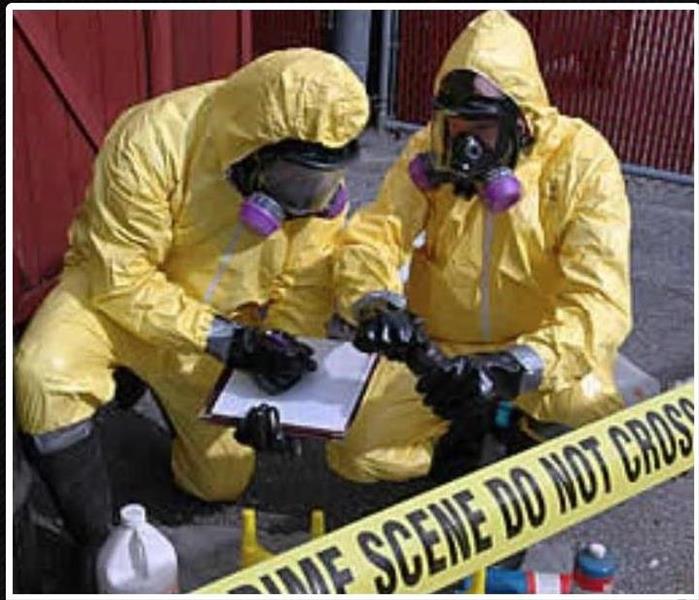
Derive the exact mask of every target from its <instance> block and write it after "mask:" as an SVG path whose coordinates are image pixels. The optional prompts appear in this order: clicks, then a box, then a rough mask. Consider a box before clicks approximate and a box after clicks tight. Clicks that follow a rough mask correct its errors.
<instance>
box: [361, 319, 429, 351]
mask: <svg viewBox="0 0 699 600" xmlns="http://www.w3.org/2000/svg"><path fill="white" fill-rule="evenodd" d="M427 343H428V339H427V335H426V334H425V331H424V329H423V327H422V321H421V320H420V319H419V318H418V317H416V316H415V315H414V314H412V313H411V312H409V311H407V310H387V311H382V312H379V313H378V314H375V315H372V316H371V317H370V318H368V319H365V320H363V321H360V322H359V325H358V326H357V331H356V334H355V336H354V346H355V347H356V348H357V350H360V351H361V352H367V353H373V352H378V353H380V354H383V355H384V356H386V357H387V358H389V359H391V360H400V361H406V360H407V359H408V357H409V356H410V354H411V353H412V352H413V351H414V350H415V349H416V348H422V347H425V346H426V345H427Z"/></svg>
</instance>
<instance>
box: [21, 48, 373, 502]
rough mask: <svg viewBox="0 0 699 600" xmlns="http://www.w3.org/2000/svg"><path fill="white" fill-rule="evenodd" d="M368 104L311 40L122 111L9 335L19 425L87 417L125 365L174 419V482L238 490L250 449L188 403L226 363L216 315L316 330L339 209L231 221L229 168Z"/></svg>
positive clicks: (348, 75)
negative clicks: (44, 276)
mask: <svg viewBox="0 0 699 600" xmlns="http://www.w3.org/2000/svg"><path fill="white" fill-rule="evenodd" d="M368 114H369V108H368V98H367V96H366V92H365V89H364V86H363V84H362V83H361V82H360V81H359V79H358V78H357V77H356V76H355V74H354V73H353V72H352V71H351V70H350V68H349V67H348V66H347V65H346V64H345V63H343V62H342V61H341V60H340V59H338V58H337V57H335V56H333V55H330V54H326V53H324V52H321V51H317V50H311V49H298V50H286V51H280V52H274V53H270V54H268V55H265V56H263V57H261V58H259V59H257V60H255V61H254V62H252V63H250V64H249V65H247V66H245V67H243V68H242V69H240V70H239V71H237V72H236V73H234V74H233V75H232V76H231V77H230V78H228V79H226V80H222V81H214V82H210V83H205V84H202V85H197V86H193V87H190V88H187V89H183V90H179V91H175V92H172V93H170V94H166V95H164V96H161V97H159V98H156V99H153V100H151V101H148V102H146V103H144V104H141V105H138V106H135V107H133V108H131V109H130V110H128V111H127V112H126V113H125V114H123V115H122V116H121V117H120V118H119V119H118V120H117V122H116V123H115V124H114V126H113V127H112V128H111V130H110V132H109V134H108V135H107V138H106V140H105V142H104V145H103V147H102V149H101V150H100V152H99V154H98V156H97V159H96V162H95V166H94V175H93V179H92V183H91V185H90V187H89V189H88V193H87V199H86V201H85V203H84V205H83V206H82V208H81V210H80V213H79V215H78V216H77V218H76V220H75V222H74V223H73V225H72V227H71V229H70V248H69V251H68V253H67V256H66V260H65V268H64V271H63V273H62V275H61V278H60V283H59V285H58V286H57V287H56V289H55V290H54V291H53V292H52V293H51V294H50V295H49V297H48V298H47V299H46V301H45V302H44V304H43V305H42V307H41V308H40V310H39V311H38V312H37V314H36V315H35V317H34V319H33V321H32V323H31V324H30V327H29V328H28V330H27V331H26V333H25V335H24V337H23V339H22V341H21V344H20V346H19V348H18V350H17V355H16V363H15V364H16V380H17V405H18V416H19V422H20V427H21V429H22V430H23V431H25V432H26V433H30V434H39V433H44V432H48V431H54V430H57V429H59V428H62V427H65V426H68V425H72V424H74V423H77V422H79V421H81V420H84V419H86V418H88V417H90V416H91V415H92V414H93V412H94V411H95V409H97V408H98V407H99V406H100V405H101V404H103V403H105V402H107V401H108V400H109V399H110V398H111V397H112V395H113V393H114V381H113V378H112V369H113V368H114V367H115V366H117V365H124V366H127V367H129V368H130V369H132V370H133V371H134V372H136V373H137V374H138V375H139V376H140V377H141V378H142V379H144V380H145V381H147V382H148V383H149V384H150V386H151V387H152V388H153V389H154V391H155V392H156V394H157V395H158V396H159V398H160V399H161V401H162V403H163V404H164V408H165V409H166V410H167V412H168V414H169V416H170V418H171V421H172V423H173V425H174V428H175V430H176V434H177V436H176V439H175V441H174V443H173V450H172V466H173V470H174V474H175V478H176V480H177V482H178V483H179V484H180V485H181V486H182V487H183V488H185V489H186V490H188V491H189V492H191V493H193V494H195V495H197V496H199V497H201V498H204V499H209V500H226V499H233V498H235V497H236V496H238V495H239V494H240V492H241V491H242V490H243V489H244V487H245V486H246V485H247V483H248V481H249V479H250V476H251V474H252V471H253V466H254V455H253V451H252V450H251V449H250V448H249V447H247V446H241V445H239V444H238V443H237V442H235V441H234V440H233V437H232V434H231V430H230V429H227V428H223V427H218V426H214V425H211V424H209V423H204V422H202V421H200V419H199V418H198V415H199V413H200V411H201V410H202V408H203V406H204V403H205V401H206V400H207V395H208V394H209V392H210V391H211V389H212V387H213V386H214V384H215V382H216V379H217V377H218V376H219V374H220V372H221V370H222V365H221V364H220V363H219V362H218V361H217V360H215V359H214V358H212V357H210V356H209V355H207V354H205V353H204V349H205V345H206V339H207V335H208V333H209V329H210V326H211V322H212V319H213V318H214V316H215V315H220V316H222V317H225V318H228V319H236V320H239V321H241V322H245V323H247V324H263V325H266V326H269V327H277V328H281V329H285V330H287V331H289V332H290V333H293V334H304V335H315V336H322V335H323V333H324V325H325V323H326V322H327V321H328V319H329V316H330V314H331V312H332V294H331V284H332V281H331V279H332V278H331V274H332V268H331V256H332V252H333V249H334V246H335V244H336V240H337V234H338V232H339V231H340V229H341V227H342V224H343V222H344V215H342V216H339V217H337V218H335V219H332V220H326V219H321V218H305V219H298V220H294V221H290V222H286V223H284V225H283V227H282V228H281V229H280V230H278V231H276V232H275V233H273V234H272V235H271V236H269V237H267V238H262V237H260V236H259V235H256V234H255V233H253V232H252V231H250V230H248V229H247V228H246V227H245V226H244V225H243V223H242V222H239V220H238V212H239V208H240V206H241V204H242V198H241V196H240V194H239V193H238V192H237V191H236V190H235V189H234V187H233V186H232V185H231V184H230V183H229V182H228V181H227V180H226V178H225V177H224V173H225V170H226V168H227V167H228V166H229V165H230V164H231V163H233V162H237V161H239V160H241V159H242V158H244V157H245V156H247V155H249V154H250V153H252V152H253V151H255V150H257V149H258V148H260V147H262V146H264V145H267V144H272V143H276V142H279V141H281V140H283V139H286V138H294V139H300V140H305V141H311V142H319V143H322V144H324V145H326V146H328V147H332V148H337V147H341V146H344V145H345V144H347V143H348V142H349V141H351V140H352V139H354V138H356V137H357V136H358V135H359V134H360V133H361V131H362V130H363V128H364V126H365V124H366V121H367V119H368Z"/></svg>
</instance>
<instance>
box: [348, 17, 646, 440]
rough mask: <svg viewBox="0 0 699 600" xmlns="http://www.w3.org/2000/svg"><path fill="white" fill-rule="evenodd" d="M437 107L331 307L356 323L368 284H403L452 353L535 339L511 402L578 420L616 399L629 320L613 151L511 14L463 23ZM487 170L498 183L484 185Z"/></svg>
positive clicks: (362, 226)
mask: <svg viewBox="0 0 699 600" xmlns="http://www.w3.org/2000/svg"><path fill="white" fill-rule="evenodd" d="M476 83H478V85H477V84H476ZM493 90H499V91H500V94H499V95H500V97H497V96H498V94H494V93H493ZM607 101H612V100H611V99H607ZM433 106H434V110H433V116H432V119H431V121H430V123H428V125H427V126H425V127H424V128H423V129H421V130H420V131H418V132H417V133H416V134H415V135H414V136H413V137H412V138H411V139H410V140H409V142H408V144H407V145H406V147H405V149H404V151H403V153H402V154H401V156H400V157H399V159H398V160H397V161H396V162H395V163H394V164H393V166H392V167H391V168H390V170H389V171H388V173H387V175H386V177H385V179H384V181H383V183H382V185H381V188H380V190H379V194H378V197H377V199H376V200H375V201H374V202H372V203H371V204H369V205H367V206H365V207H363V208H362V209H361V210H359V211H357V213H355V214H354V215H353V217H352V219H351V220H350V222H349V224H348V226H347V228H346V230H345V231H344V232H343V240H342V244H341V247H340V250H339V251H338V254H337V257H338V258H337V261H336V264H335V279H336V293H337V294H338V310H339V312H340V315H341V316H342V317H344V318H345V319H347V320H350V321H351V320H352V311H351V307H352V305H353V303H354V302H355V301H356V300H357V299H359V298H360V297H362V296H363V295H364V294H366V293H367V292H371V291H378V290H391V291H394V292H402V293H405V295H406V296H407V299H408V306H409V308H410V309H411V310H412V311H414V312H415V313H417V314H418V315H419V316H421V317H423V318H424V320H425V326H426V328H427V331H428V333H429V335H430V336H431V338H432V339H433V340H434V341H435V342H437V343H438V344H439V345H441V346H442V348H443V349H444V350H445V352H447V353H449V354H452V355H453V354H466V353H471V352H491V351H500V350H505V349H508V348H511V347H513V346H517V345H525V346H528V347H529V349H531V350H533V351H534V352H535V353H536V355H538V357H539V359H540V364H541V368H542V372H541V380H540V383H539V386H538V389H536V390H535V391H531V392H527V393H525V394H522V395H520V396H519V397H518V398H517V400H516V402H517V404H518V405H519V406H520V407H521V408H522V409H523V410H524V411H525V412H526V413H527V414H528V415H529V416H531V417H533V418H535V419H538V420H541V421H546V422H558V423H563V424H565V425H568V426H572V427H577V426H579V425H581V424H583V423H586V422H589V421H592V420H594V419H597V418H600V417H602V416H605V415H607V414H609V413H611V412H613V411H615V410H617V409H618V408H620V407H621V406H622V401H621V397H620V395H619V393H618V391H617V390H616V388H615V385H614V381H613V363H614V361H615V358H616V355H617V352H618V348H619V346H620V345H621V344H622V342H623V341H624V339H625V338H626V336H627V335H628V333H629V331H630V328H631V321H632V320H631V295H630V282H629V245H630V242H629V236H630V214H629V203H628V199H627V196H626V190H625V185H624V180H623V178H622V175H621V171H620V165H619V161H618V159H617V157H616V155H615V153H614V151H613V150H612V149H611V147H610V146H609V144H608V143H607V142H606V141H605V139H604V138H603V137H602V135H601V134H600V133H598V132H597V131H596V130H595V129H594V128H593V127H591V126H590V125H589V124H587V123H586V122H584V121H583V120H581V119H578V118H572V117H569V116H565V115H563V114H561V113H560V112H559V111H558V110H557V109H556V108H555V107H554V106H552V105H551V103H550V102H549V98H548V94H547V91H546V88H545V86H544V81H543V79H542V77H541V74H540V71H539V67H538V65H537V59H536V55H535V51H534V47H533V44H532V41H531V39H530V36H529V34H528V33H527V31H526V30H525V29H524V28H523V27H522V25H521V24H520V23H519V22H518V21H517V20H516V19H514V18H513V17H512V16H510V15H509V14H508V13H507V12H505V11H488V12H485V13H483V14H481V15H480V16H479V17H477V18H476V19H474V20H473V21H472V22H471V23H470V24H469V25H468V26H467V27H466V29H465V30H464V31H463V32H462V33H461V34H460V35H459V37H458V38H457V40H456V41H455V42H454V44H453V45H452V47H451V48H450V50H449V51H448V53H447V55H446V56H445V58H444V60H443V62H442V65H441V67H440V69H439V71H438V74H437V77H436V79H435V83H434V104H433ZM421 161H422V162H421ZM416 165H417V166H418V167H420V168H418V169H417V170H416ZM424 165H426V167H427V168H422V166H424ZM503 175H504V176H505V178H504V179H503V178H502V176H503ZM494 180H495V181H496V183H497V185H496V186H495V188H499V189H495V190H494V191H493V189H490V190H489V189H487V188H488V185H489V184H490V183H492V182H493V181H494ZM420 234H423V235H424V244H422V245H421V246H420V247H415V246H416V245H415V243H414V242H415V240H416V238H417V237H418V236H419V235H420ZM408 260H409V261H410V271H409V277H408V280H407V282H406V283H405V286H403V284H402V283H401V280H400V278H399V276H398V273H399V268H400V267H401V266H403V265H404V263H406V262H407V261H408ZM417 426H418V424H416V427H417Z"/></svg>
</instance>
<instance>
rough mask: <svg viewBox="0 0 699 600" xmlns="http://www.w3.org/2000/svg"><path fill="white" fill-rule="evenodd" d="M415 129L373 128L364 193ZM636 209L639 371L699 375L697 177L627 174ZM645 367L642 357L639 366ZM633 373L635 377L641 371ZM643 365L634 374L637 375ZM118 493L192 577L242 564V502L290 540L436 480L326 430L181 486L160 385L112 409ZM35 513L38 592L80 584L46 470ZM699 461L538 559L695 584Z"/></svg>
mask: <svg viewBox="0 0 699 600" xmlns="http://www.w3.org/2000/svg"><path fill="white" fill-rule="evenodd" d="M404 142H405V139H398V138H394V137H392V136H379V135H377V134H375V133H373V132H371V133H369V134H368V135H367V136H366V139H365V151H364V154H363V156H362V158H361V160H360V161H359V162H358V163H357V164H356V165H354V167H353V168H352V170H351V172H350V173H349V176H348V183H349V187H350V190H351V191H352V194H353V200H354V202H355V203H357V204H361V203H364V202H366V201H369V200H371V199H372V197H373V196H374V194H375V191H376V188H377V186H378V183H379V181H380V179H381V175H382V174H383V173H384V172H385V170H386V169H387V167H388V166H389V165H390V163H391V161H392V160H393V158H394V157H395V156H396V155H397V153H398V151H399V149H400V147H401V146H402V145H403V143H404ZM627 184H628V192H629V196H630V198H631V202H632V210H633V247H632V250H633V271H632V276H633V290H634V315H635V327H634V331H633V333H632V334H631V336H630V338H629V339H628V341H627V342H626V344H625V345H624V347H623V353H624V355H625V356H626V358H627V359H628V360H629V363H628V364H629V365H630V368H631V371H627V372H633V373H636V376H638V374H639V373H640V375H641V376H642V377H643V378H644V379H643V381H644V382H646V383H648V382H650V383H651V384H653V382H655V384H656V385H657V384H659V385H660V386H661V387H662V389H667V388H668V387H672V386H673V385H674V384H675V383H676V382H678V381H681V380H685V379H687V378H690V377H692V376H693V357H694V353H693V319H694V316H693V297H694V290H693V270H694V267H693V197H694V189H693V188H692V187H683V186H678V185H672V184H667V183H662V182H658V181H652V180H646V179H641V178H636V177H629V178H627ZM635 369H640V370H641V371H636V370H635ZM632 379H633V377H632ZM636 380H637V379H635V380H634V381H636ZM98 421H99V424H100V432H101V434H102V437H103V440H104V445H105V452H106V455H107V457H108V461H109V470H110V475H111V477H112V480H113V483H114V490H115V496H116V502H117V504H118V505H122V504H125V503H127V502H139V503H142V504H144V505H145V506H146V507H147V509H148V512H149V514H150V515H151V517H152V520H153V522H155V523H156V524H158V525H159V526H161V527H162V528H163V531H164V532H165V533H166V535H167V536H168V537H170V539H171V540H172V541H173V543H174V544H175V546H176V548H177V551H178V554H179V557H180V563H181V571H180V584H181V588H182V590H183V591H189V590H192V589H195V588H196V587H198V586H200V585H202V584H204V583H207V582H209V581H212V580H213V579H216V578H218V577H221V576H223V575H226V574H228V573H230V572H232V571H234V570H235V569H236V568H237V567H238V545H239V536H240V508H241V507H242V506H255V507H257V508H258V527H259V537H260V540H261V541H262V542H263V543H264V544H265V545H266V546H267V547H269V548H270V549H271V550H273V551H281V550H284V549H287V548H290V547H293V546H295V545H297V544H299V543H301V542H302V541H304V540H306V539H307V537H308V535H307V533H306V531H307V526H308V525H307V520H308V515H309V513H310V509H311V508H313V507H316V506H321V507H323V508H324V509H325V511H326V519H327V522H328V529H330V530H332V529H334V528H336V527H338V526H340V525H342V524H345V523H349V522H351V521H354V520H356V519H358V518H361V517H363V516H365V515H368V514H371V513H373V512H375V511H376V510H378V509H379V508H383V507H385V506H388V505H390V504H393V503H395V502H397V501H399V500H402V499H404V498H407V497H409V496H411V495H414V494H416V493H418V492H420V491H423V490H425V489H427V488H428V487H429V486H430V483H429V482H428V481H425V480H416V481H412V482H407V483H400V484H395V483H390V484H389V483H386V484H376V485H356V484H351V483H348V482H345V481H342V480H341V479H339V478H338V477H336V476H334V475H333V474H331V473H330V472H329V471H328V470H327V468H326V467H325V463H324V459H323V452H322V446H321V444H319V443H317V442H306V443H305V445H304V456H303V457H302V459H300V460H290V459H285V458H281V457H276V456H262V457H259V460H258V468H257V471H256V474H255V478H254V481H253V483H252V485H251V486H250V488H249V489H248V490H247V492H246V494H245V496H244V497H243V498H242V499H241V500H240V502H238V503H213V504H207V503H203V502H200V501H198V500H196V499H194V498H192V497H190V496H188V495H186V494H184V493H183V492H181V491H179V490H178V489H176V488H175V487H174V485H173V483H172V479H171V474H170V467H169V449H170V437H169V433H168V431H167V428H166V427H165V425H164V422H163V421H162V418H161V416H160V414H159V411H158V409H157V407H156V405H155V404H154V403H153V401H152V400H151V399H150V398H149V397H146V398H144V399H143V400H142V401H140V402H139V404H138V405H137V406H136V407H135V409H133V410H131V411H128V412H125V411H123V410H121V409H118V408H116V407H115V406H113V405H110V406H108V407H106V408H105V409H104V410H103V411H102V412H101V414H100V415H99V417H98ZM35 485H36V488H35V494H34V495H33V497H34V498H35V501H34V502H33V503H32V517H31V518H32V520H33V522H35V523H38V525H39V528H38V545H39V554H38V556H39V558H38V562H37V564H35V565H34V567H35V568H37V569H38V572H39V573H40V576H38V577H36V578H35V579H34V580H32V582H31V586H32V588H33V589H31V590H27V591H35V592H47V593H48V592H50V593H58V592H70V591H72V590H71V587H72V585H73V580H72V575H71V571H70V569H71V564H72V563H71V559H70V557H71V555H72V554H73V550H74V549H73V547H72V545H71V542H70V540H69V539H68V538H67V537H66V535H65V533H64V532H63V529H62V527H61V522H60V519H59V518H58V517H57V515H56V514H55V512H54V510H53V508H52V506H51V505H50V503H49V502H48V501H47V500H46V497H45V494H44V493H42V487H41V484H38V483H37V484H35ZM693 485H694V475H693V472H690V473H689V474H688V475H686V476H683V477H679V478H677V479H675V480H673V481H670V482H668V483H666V484H664V485H662V486H659V487H658V488H656V489H654V490H652V491H650V492H647V493H645V494H643V495H641V496H639V497H636V498H634V499H632V500H630V501H627V502H625V503H623V504H622V505H620V506H618V507H616V508H614V509H613V510H610V511H609V512H607V513H605V514H603V515H601V516H599V517H597V518H594V519H591V520H589V521H587V522H585V523H582V524H580V525H578V526H576V527H574V528H572V529H570V530H568V531H566V532H563V533H562V534H559V535H557V536H555V537H553V538H551V539H549V540H547V541H545V542H543V543H541V544H538V545H537V546H535V547H534V548H532V549H531V550H530V552H529V554H528V557H527V565H528V566H530V567H532V568H538V569H540V570H547V571H552V570H557V569H565V568H568V567H569V566H570V564H571V556H572V548H573V545H574V544H575V543H576V542H577V541H580V540H590V539H592V540H596V541H600V542H603V543H605V544H606V545H608V546H610V547H612V548H613V549H614V550H615V551H616V552H618V553H619V554H620V555H621V557H622V567H621V570H620V573H619V575H618V579H617V588H616V591H617V592H623V593H628V594H638V593H654V594H660V593H684V594H691V593H693V592H694V584H693V579H694V577H693V573H694V571H693V561H694V539H693V531H694V523H693V514H694V510H693V506H694V500H693Z"/></svg>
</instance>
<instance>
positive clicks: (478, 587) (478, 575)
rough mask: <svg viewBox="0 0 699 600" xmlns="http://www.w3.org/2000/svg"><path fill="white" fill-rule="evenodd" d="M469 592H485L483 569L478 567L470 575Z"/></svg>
mask: <svg viewBox="0 0 699 600" xmlns="http://www.w3.org/2000/svg"><path fill="white" fill-rule="evenodd" d="M468 593H469V594H485V569H478V571H475V572H474V573H473V575H471V589H469V591H468Z"/></svg>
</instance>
